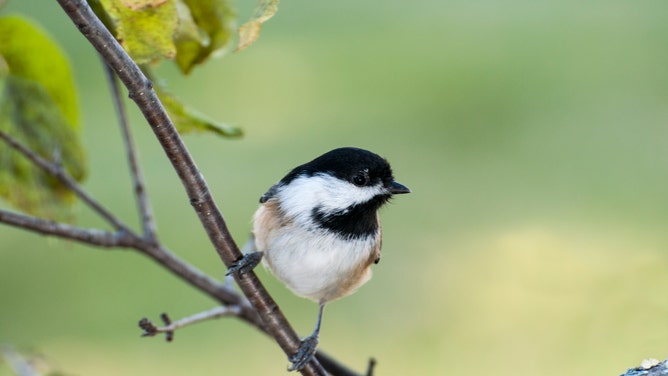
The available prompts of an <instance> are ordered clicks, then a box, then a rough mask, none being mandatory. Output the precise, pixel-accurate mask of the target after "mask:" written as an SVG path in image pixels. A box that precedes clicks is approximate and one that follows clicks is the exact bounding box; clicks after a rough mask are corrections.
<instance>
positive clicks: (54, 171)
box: [0, 130, 130, 232]
mask: <svg viewBox="0 0 668 376" xmlns="http://www.w3.org/2000/svg"><path fill="white" fill-rule="evenodd" d="M0 139H3V140H4V141H5V142H6V143H7V144H8V145H9V146H11V147H12V148H13V149H14V150H16V151H18V152H19V153H21V154H23V156H25V157H26V158H28V159H29V160H30V161H31V162H32V163H34V164H35V165H36V166H37V167H39V168H41V169H42V170H44V171H46V172H47V173H48V174H51V175H53V177H55V178H56V179H58V181H60V182H61V183H62V184H63V185H64V186H66V187H67V188H68V189H69V190H71V191H72V192H74V194H75V195H77V197H79V198H80V199H81V201H83V202H84V203H85V204H86V205H88V206H89V207H90V208H91V209H93V210H94V211H95V212H97V213H98V214H99V215H100V216H101V217H102V218H104V219H105V220H106V221H107V222H109V223H110V224H111V225H112V226H113V227H114V229H116V230H120V231H127V232H130V230H129V228H128V227H127V226H126V225H125V224H123V223H122V222H121V221H120V220H119V219H118V218H116V216H114V215H113V214H112V213H111V212H110V211H109V210H107V209H106V208H105V207H104V206H102V204H100V203H99V202H97V200H95V199H94V198H93V197H92V196H91V195H89V194H88V192H86V191H85V190H84V189H83V188H82V187H81V186H80V185H79V183H77V181H76V180H74V178H72V176H70V174H68V173H67V171H65V169H63V168H62V166H61V165H60V164H57V163H53V162H50V161H48V160H46V159H44V158H42V157H40V156H39V155H37V154H36V153H35V152H34V151H32V150H30V149H29V148H27V147H26V146H24V145H23V144H21V143H20V142H18V141H17V140H16V139H14V138H13V137H12V136H10V135H8V134H7V133H5V132H3V131H2V130H0Z"/></svg>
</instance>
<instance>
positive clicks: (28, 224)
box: [0, 209, 136, 248]
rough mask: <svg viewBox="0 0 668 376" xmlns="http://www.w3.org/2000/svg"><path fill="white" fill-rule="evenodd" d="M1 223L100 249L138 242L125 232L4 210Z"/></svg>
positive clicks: (0, 214) (125, 245)
mask: <svg viewBox="0 0 668 376" xmlns="http://www.w3.org/2000/svg"><path fill="white" fill-rule="evenodd" d="M0 222H2V223H6V224H8V225H11V226H14V227H19V228H23V229H28V230H31V231H34V232H38V233H40V234H42V235H52V236H58V237H61V238H65V239H71V240H77V241H80V242H82V243H87V244H90V245H95V246H98V247H106V248H110V247H129V246H131V245H132V244H134V243H135V242H136V241H135V240H136V237H135V236H133V235H132V234H131V233H129V232H126V231H123V230H119V231H117V232H115V233H112V232H109V231H104V230H98V229H89V228H81V227H76V226H72V225H68V224H65V223H59V222H54V221H50V220H48V219H43V218H38V217H33V216H30V215H27V214H21V213H16V212H12V211H9V210H4V209H0Z"/></svg>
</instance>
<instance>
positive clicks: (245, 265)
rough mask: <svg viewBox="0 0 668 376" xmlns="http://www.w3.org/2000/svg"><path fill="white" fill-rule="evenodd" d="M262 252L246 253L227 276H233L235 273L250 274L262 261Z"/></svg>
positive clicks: (230, 269) (228, 271) (228, 270)
mask: <svg viewBox="0 0 668 376" xmlns="http://www.w3.org/2000/svg"><path fill="white" fill-rule="evenodd" d="M262 255H263V253H262V252H251V253H246V254H245V255H244V257H242V258H240V259H239V260H237V261H236V262H235V263H234V264H233V265H232V266H230V268H229V269H227V273H225V275H231V274H233V273H239V274H244V273H248V272H250V271H251V270H253V269H255V267H256V266H257V264H259V263H260V261H261V260H262Z"/></svg>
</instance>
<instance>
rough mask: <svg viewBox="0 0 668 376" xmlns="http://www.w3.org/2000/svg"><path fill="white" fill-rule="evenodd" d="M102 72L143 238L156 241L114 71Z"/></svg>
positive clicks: (150, 213) (108, 68)
mask: <svg viewBox="0 0 668 376" xmlns="http://www.w3.org/2000/svg"><path fill="white" fill-rule="evenodd" d="M104 71H105V73H106V75H107V81H108V82H109V86H110V87H111V93H112V97H113V99H114V106H115V108H116V114H117V116H118V122H119V125H120V127H121V131H122V133H123V141H124V142H125V150H127V157H128V165H129V166H130V173H131V175H132V180H133V183H134V192H135V197H136V199H137V206H138V208H139V215H140V216H141V223H142V228H143V230H144V238H146V239H147V240H149V241H153V242H155V241H156V235H155V230H156V228H155V221H154V220H153V211H152V210H151V204H150V201H149V199H148V196H147V195H146V188H145V185H144V178H143V177H142V173H141V168H140V167H139V158H138V156H137V150H136V148H135V145H134V142H133V141H132V134H131V133H130V126H129V124H128V116H127V113H126V111H125V105H124V103H123V99H122V98H121V93H120V88H119V85H118V80H117V79H116V75H115V74H114V71H113V70H112V69H111V68H110V67H109V66H108V65H107V64H106V63H105V64H104Z"/></svg>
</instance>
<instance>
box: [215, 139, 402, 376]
mask: <svg viewBox="0 0 668 376" xmlns="http://www.w3.org/2000/svg"><path fill="white" fill-rule="evenodd" d="M409 192H410V189H408V188H407V187H405V186H404V185H402V184H399V183H397V182H396V181H394V177H393V176H392V169H391V168H390V165H389V163H387V161H386V160H385V159H383V158H381V157H380V156H378V155H376V154H374V153H372V152H370V151H367V150H363V149H358V148H352V147H345V148H340V149H335V150H332V151H330V152H327V153H325V154H323V155H321V156H320V157H318V158H316V159H314V160H312V161H310V162H308V163H306V164H303V165H301V166H298V167H296V168H294V169H293V170H292V171H290V173H288V174H287V175H286V176H285V177H284V178H283V179H281V180H280V181H279V182H278V183H276V184H275V185H273V186H272V187H271V188H269V190H268V191H267V192H266V193H265V194H264V195H262V197H261V198H260V203H261V205H260V208H259V209H258V210H257V211H256V212H255V216H254V220H253V235H254V239H255V240H254V241H255V250H257V252H253V253H248V254H246V255H245V256H244V258H242V259H240V260H239V261H237V263H236V264H235V265H234V266H232V267H231V268H230V269H229V270H228V272H227V274H228V275H229V274H231V273H235V272H238V273H244V272H247V271H249V270H252V269H253V268H254V267H255V266H256V265H257V264H258V263H259V262H260V260H261V259H263V260H264V264H265V266H266V267H267V268H269V270H271V272H272V273H273V274H274V275H275V276H276V278H278V279H279V280H281V281H282V282H283V283H285V284H286V286H287V287H288V288H289V289H290V290H291V291H292V292H293V293H295V294H296V295H299V296H301V297H305V298H309V299H311V300H314V301H316V302H318V304H319V305H320V307H319V310H318V319H317V321H316V325H315V329H314V330H313V333H311V335H309V336H308V337H306V338H304V339H303V340H302V342H301V345H300V347H299V349H298V351H297V352H296V353H295V354H294V355H292V356H290V357H289V360H290V362H292V365H291V367H290V368H289V370H290V371H293V370H299V369H301V368H303V367H304V366H305V365H306V363H308V361H309V360H310V359H311V357H312V356H313V354H315V351H316V348H317V345H318V333H319V331H320V323H321V320H322V313H323V310H324V307H325V304H326V303H328V302H331V301H333V300H335V299H338V298H341V297H344V296H347V295H350V294H352V293H353V292H354V291H355V290H357V288H359V287H360V286H362V285H363V284H364V283H366V282H367V281H368V280H369V278H371V265H372V264H375V263H378V261H379V260H380V247H381V226H380V221H379V219H378V209H379V208H380V207H381V206H383V204H385V203H386V202H387V201H388V200H389V199H390V198H391V197H392V195H395V194H400V193H409Z"/></svg>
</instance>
